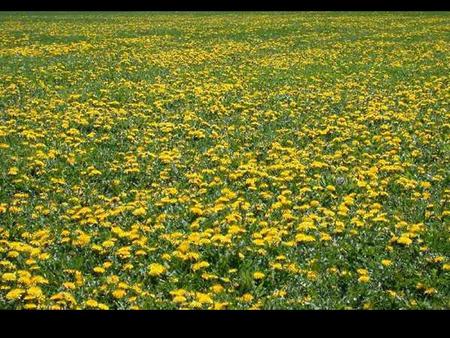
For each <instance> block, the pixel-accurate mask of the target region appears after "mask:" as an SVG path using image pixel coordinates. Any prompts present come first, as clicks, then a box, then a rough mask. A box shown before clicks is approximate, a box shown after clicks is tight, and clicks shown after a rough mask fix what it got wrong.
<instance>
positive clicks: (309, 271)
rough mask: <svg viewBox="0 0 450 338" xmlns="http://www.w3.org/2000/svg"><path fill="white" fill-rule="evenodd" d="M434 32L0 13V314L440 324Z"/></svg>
mask: <svg viewBox="0 0 450 338" xmlns="http://www.w3.org/2000/svg"><path fill="white" fill-rule="evenodd" d="M449 31H450V14H449V13H445V12H442V13H381V12H380V13H300V12H299V13H295V12H290V13H263V12H260V13H97V12H92V13H7V12H5V13H1V14H0V308H2V309H413V308H418V309H427V308H433V309H441V308H449V307H450V237H449V230H450V227H449V225H450V223H449V221H450V207H449V197H450V186H449V164H450V162H449V154H450V142H449V127H450V124H449V117H450V114H449V103H450V89H449V75H450V72H449V71H450V69H449V65H450V44H449V43H450V34H449Z"/></svg>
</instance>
